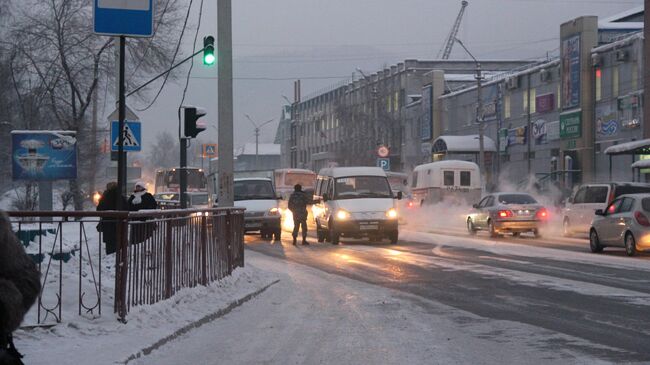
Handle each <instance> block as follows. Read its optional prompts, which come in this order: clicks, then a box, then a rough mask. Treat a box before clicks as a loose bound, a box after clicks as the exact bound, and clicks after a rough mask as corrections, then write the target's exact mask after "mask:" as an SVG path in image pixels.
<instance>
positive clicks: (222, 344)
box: [133, 251, 615, 365]
mask: <svg viewBox="0 0 650 365" xmlns="http://www.w3.org/2000/svg"><path fill="white" fill-rule="evenodd" d="M246 255H247V263H248V265H250V266H253V267H255V268H258V269H260V270H263V271H267V272H271V273H273V274H274V275H277V276H278V277H279V278H280V282H279V283H278V284H276V285H274V286H272V287H271V288H269V290H267V291H265V292H264V293H263V294H261V295H260V296H259V297H257V298H256V299H255V300H253V301H250V302H248V303H246V304H244V305H243V306H241V307H239V308H237V309H235V310H234V311H233V312H231V313H230V314H228V315H226V316H225V317H223V318H221V319H219V320H217V321H214V322H211V323H209V324H207V325H205V326H203V327H200V328H198V329H197V330H195V331H192V332H190V333H188V334H186V335H185V336H183V337H180V338H178V339H176V340H174V341H173V342H171V343H169V344H168V345H167V346H165V347H163V348H161V349H159V350H156V351H154V352H152V353H151V354H150V355H148V356H145V357H142V358H140V359H137V360H136V361H134V362H133V363H135V364H156V365H164V364H303V363H304V364H495V363H510V364H539V363H558V364H566V363H583V364H598V363H602V362H601V361H598V360H596V359H593V358H591V357H589V356H587V355H584V354H583V352H582V351H579V350H578V349H585V348H592V347H598V348H599V349H602V346H601V345H593V344H590V343H588V342H585V341H584V340H581V339H577V338H574V337H570V336H566V335H563V334H558V333H555V332H552V331H548V330H545V329H540V328H537V327H534V326H529V325H525V324H521V323H516V322H510V321H503V320H491V319H486V318H482V317H478V316H476V315H473V314H471V313H468V312H464V311H461V310H457V309H454V308H451V307H448V306H445V305H442V304H439V303H437V302H433V301H429V300H425V299H423V298H420V297H417V296H412V295H409V294H405V293H402V292H398V291H395V290H391V289H385V288H381V287H378V286H374V285H369V284H365V283H362V282H358V281H355V280H351V279H347V278H344V277H340V276H336V275H331V274H327V273H324V272H322V271H319V270H315V269H312V268H308V267H306V266H303V265H300V264H295V263H290V262H286V261H283V260H277V259H273V258H270V257H267V256H264V255H262V254H258V253H255V252H251V251H247V252H246ZM612 351H615V350H612Z"/></svg>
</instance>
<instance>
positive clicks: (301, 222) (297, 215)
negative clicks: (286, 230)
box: [289, 184, 311, 246]
mask: <svg viewBox="0 0 650 365" xmlns="http://www.w3.org/2000/svg"><path fill="white" fill-rule="evenodd" d="M310 203H311V199H310V198H309V197H308V196H307V194H306V193H305V192H304V191H302V185H300V184H296V185H295V186H294V187H293V193H291V196H290V197H289V210H290V211H291V214H292V215H293V245H294V246H295V245H296V239H297V238H298V230H299V229H300V227H301V226H302V244H303V245H308V244H309V243H308V242H307V205H309V204H310Z"/></svg>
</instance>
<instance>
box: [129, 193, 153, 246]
mask: <svg viewBox="0 0 650 365" xmlns="http://www.w3.org/2000/svg"><path fill="white" fill-rule="evenodd" d="M128 202H129V210H130V211H132V212H135V211H138V210H142V209H157V208H158V203H157V202H156V198H154V197H153V195H151V194H150V193H149V192H147V186H146V185H145V183H143V182H142V181H138V182H136V183H135V188H134V189H133V194H131V196H130V197H129V201H128ZM142 220H143V221H144V220H146V219H144V218H143V219H142ZM155 229H156V224H155V223H153V222H152V223H134V224H133V225H132V228H131V243H132V244H135V243H140V242H143V241H145V240H146V239H148V238H149V237H151V236H152V235H153V231H154V230H155Z"/></svg>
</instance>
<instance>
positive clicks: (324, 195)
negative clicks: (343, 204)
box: [323, 193, 330, 202]
mask: <svg viewBox="0 0 650 365" xmlns="http://www.w3.org/2000/svg"><path fill="white" fill-rule="evenodd" d="M328 200H330V197H329V195H328V194H327V193H325V194H323V201H324V202H326V201H328Z"/></svg>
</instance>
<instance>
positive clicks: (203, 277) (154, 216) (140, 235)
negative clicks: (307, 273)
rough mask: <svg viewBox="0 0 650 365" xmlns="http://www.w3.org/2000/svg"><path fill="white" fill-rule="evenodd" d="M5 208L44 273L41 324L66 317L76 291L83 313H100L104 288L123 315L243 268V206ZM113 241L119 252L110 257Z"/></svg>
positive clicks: (38, 312) (122, 317)
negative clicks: (77, 209) (109, 243)
mask: <svg viewBox="0 0 650 365" xmlns="http://www.w3.org/2000/svg"><path fill="white" fill-rule="evenodd" d="M7 213H8V214H9V216H10V217H11V220H12V223H13V225H14V230H15V231H16V235H17V236H18V238H19V239H20V240H21V242H22V243H23V244H24V245H25V246H27V252H28V254H30V255H31V256H32V258H34V260H35V261H36V262H37V263H38V268H39V270H40V272H41V281H42V290H41V294H40V295H39V298H38V304H37V309H36V315H35V318H34V319H35V320H36V321H37V323H38V324H43V323H45V322H47V321H48V319H50V320H53V321H55V322H61V320H62V316H63V314H64V313H65V312H66V311H67V310H66V308H70V307H71V306H73V305H71V304H70V302H71V301H74V299H73V298H75V297H76V298H77V299H76V303H75V304H76V309H77V312H78V314H79V315H82V314H83V315H90V316H92V317H96V316H101V312H102V304H103V303H102V296H103V295H105V294H106V293H105V291H106V289H107V288H106V287H108V289H109V293H110V290H111V289H112V291H113V293H111V294H113V297H114V300H113V310H114V312H115V313H116V314H117V316H118V318H119V319H120V320H121V321H125V320H126V316H127V314H128V312H129V310H130V309H131V308H132V307H134V306H138V305H143V304H153V303H156V302H158V301H160V300H163V299H166V298H169V297H171V296H173V295H174V293H176V292H177V291H178V290H180V289H182V288H186V287H193V286H196V285H206V284H208V283H210V282H212V281H215V280H220V279H222V278H224V277H225V276H227V275H230V274H231V273H232V271H233V270H234V269H235V268H236V267H243V266H244V237H243V224H244V218H243V209H238V208H217V209H186V210H152V211H140V212H66V211H61V212H17V211H14V212H7ZM100 225H101V226H102V228H103V232H98V230H99V229H98V226H100ZM111 239H113V240H114V243H115V247H116V252H115V253H114V254H110V255H105V254H104V252H103V251H104V248H105V242H106V241H107V240H108V241H110V240H111ZM107 270H114V272H109V273H108V274H109V276H113V278H111V279H114V280H113V282H111V283H110V284H111V285H107V284H106V283H105V282H104V283H103V282H102V278H103V277H105V276H106V275H107V272H106V271H107ZM102 285H104V287H103V286H102ZM111 287H112V288H111Z"/></svg>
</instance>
